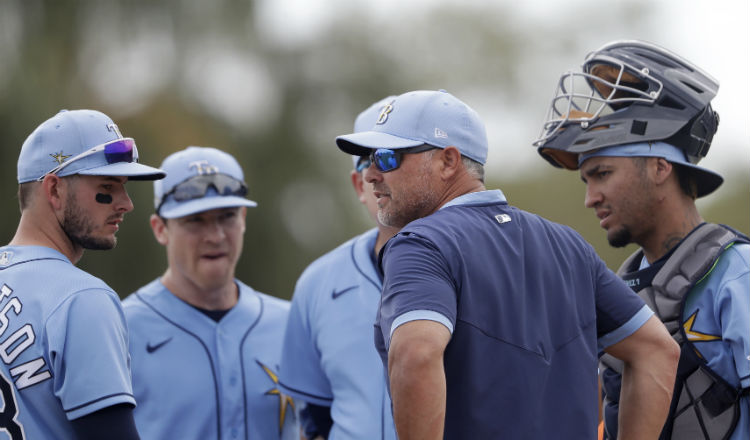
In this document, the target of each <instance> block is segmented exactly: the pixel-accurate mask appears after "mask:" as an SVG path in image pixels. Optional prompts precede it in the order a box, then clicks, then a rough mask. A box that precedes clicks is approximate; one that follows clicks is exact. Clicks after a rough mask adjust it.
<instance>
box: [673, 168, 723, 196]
mask: <svg viewBox="0 0 750 440" xmlns="http://www.w3.org/2000/svg"><path fill="white" fill-rule="evenodd" d="M675 165H678V166H681V167H683V168H685V169H686V170H689V172H691V173H692V175H693V177H694V178H695V183H696V186H697V188H696V190H697V194H696V197H699V198H700V197H703V196H707V195H709V194H711V193H712V192H714V191H716V189H718V188H719V187H720V186H721V184H722V183H724V178H723V177H721V175H719V174H718V173H715V172H713V171H711V170H709V169H706V168H703V167H699V166H698V165H693V164H684V163H677V164H675Z"/></svg>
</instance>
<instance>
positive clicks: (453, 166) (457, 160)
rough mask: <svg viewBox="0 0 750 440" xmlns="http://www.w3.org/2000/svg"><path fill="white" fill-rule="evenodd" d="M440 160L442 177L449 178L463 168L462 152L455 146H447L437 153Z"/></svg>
mask: <svg viewBox="0 0 750 440" xmlns="http://www.w3.org/2000/svg"><path fill="white" fill-rule="evenodd" d="M436 156H438V158H439V160H440V177H442V178H443V179H449V178H451V177H453V176H454V175H455V174H456V173H457V172H458V170H459V169H460V168H461V165H462V162H461V153H460V152H459V151H458V148H456V147H454V146H450V147H446V148H444V149H442V150H440V151H439V152H438V153H436Z"/></svg>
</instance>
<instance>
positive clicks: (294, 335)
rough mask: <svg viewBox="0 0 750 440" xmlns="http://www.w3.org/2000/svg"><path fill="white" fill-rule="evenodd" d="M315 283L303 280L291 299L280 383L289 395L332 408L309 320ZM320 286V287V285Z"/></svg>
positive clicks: (327, 385) (326, 379)
mask: <svg viewBox="0 0 750 440" xmlns="http://www.w3.org/2000/svg"><path fill="white" fill-rule="evenodd" d="M314 284H315V283H312V282H308V281H307V280H306V279H302V280H300V283H299V284H298V285H297V288H296V289H295V292H294V296H293V297H292V306H291V308H290V310H289V319H288V321H287V325H286V332H285V335H284V347H283V349H282V354H281V367H280V369H279V384H280V385H281V386H282V388H283V389H284V390H285V392H286V393H288V394H290V395H292V396H293V397H295V398H297V399H301V400H304V401H306V402H311V403H314V404H316V405H323V406H331V403H332V402H333V392H332V391H331V384H330V382H329V381H328V377H327V376H326V374H325V372H324V371H323V369H322V366H321V362H320V352H319V351H318V348H317V345H316V343H315V340H314V336H313V332H312V328H311V325H312V324H313V323H314V322H315V320H314V319H311V318H310V314H311V313H312V310H311V307H312V303H311V301H310V299H311V298H310V297H311V295H310V293H311V292H312V291H311V290H310V289H314V288H315V286H314ZM318 287H319V286H318Z"/></svg>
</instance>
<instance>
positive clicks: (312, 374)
mask: <svg viewBox="0 0 750 440" xmlns="http://www.w3.org/2000/svg"><path fill="white" fill-rule="evenodd" d="M393 98H394V97H393V96H391V97H389V98H386V99H384V100H381V101H379V102H377V103H375V104H373V105H372V106H370V107H369V108H368V109H367V110H365V111H363V112H362V113H360V115H359V116H358V117H357V119H356V121H355V124H354V130H355V131H365V130H369V129H370V128H371V127H372V126H373V124H374V123H375V120H376V119H377V117H378V115H379V114H380V111H381V109H382V108H383V107H384V106H385V105H387V104H388V102H390V100H392V99H393ZM352 157H353V160H354V170H353V171H352V172H351V182H352V186H353V187H354V191H355V192H356V193H357V196H358V197H359V200H360V202H362V204H364V205H365V206H366V207H367V210H368V211H369V213H370V215H371V216H372V217H373V219H375V215H376V211H377V206H376V205H375V197H374V195H373V193H372V187H371V185H370V184H367V183H365V182H364V180H363V179H362V170H363V169H365V168H367V167H368V166H369V161H370V159H369V158H368V157H359V156H352ZM396 232H397V229H395V228H390V227H388V226H385V225H383V224H381V223H377V227H376V228H373V229H371V230H369V231H367V232H365V233H364V234H361V235H359V236H357V237H354V238H352V239H351V240H349V241H347V242H346V243H344V244H342V245H341V246H339V247H337V248H336V249H334V250H332V251H331V252H329V253H327V254H325V255H323V256H322V257H320V258H318V259H317V260H316V261H314V262H313V263H312V264H310V266H308V267H307V269H305V271H304V272H303V273H302V276H300V278H299V280H298V282H297V286H296V288H295V291H294V297H293V298H292V307H291V310H290V312H289V321H288V323H287V329H286V336H285V338H284V351H283V355H282V358H281V371H280V373H279V375H280V377H281V385H282V387H283V388H284V390H285V391H286V392H287V393H288V394H290V395H291V396H293V397H294V398H295V400H297V401H303V402H306V407H305V408H304V409H302V410H301V413H300V419H301V424H302V427H303V431H304V434H305V437H307V438H310V439H312V438H318V437H322V438H328V439H341V438H347V439H395V438H396V432H395V428H394V426H393V416H392V414H391V401H390V398H389V397H388V391H387V389H386V385H385V373H384V371H383V364H382V362H380V359H379V357H378V354H377V351H376V350H375V347H374V346H373V344H372V324H373V322H375V315H376V312H377V308H378V303H379V302H380V291H381V289H382V279H381V276H380V272H379V271H378V270H377V267H376V256H377V253H378V252H379V251H380V248H381V247H382V246H383V244H385V242H386V241H387V240H388V239H389V238H390V237H392V236H393V235H394V234H395V233H396Z"/></svg>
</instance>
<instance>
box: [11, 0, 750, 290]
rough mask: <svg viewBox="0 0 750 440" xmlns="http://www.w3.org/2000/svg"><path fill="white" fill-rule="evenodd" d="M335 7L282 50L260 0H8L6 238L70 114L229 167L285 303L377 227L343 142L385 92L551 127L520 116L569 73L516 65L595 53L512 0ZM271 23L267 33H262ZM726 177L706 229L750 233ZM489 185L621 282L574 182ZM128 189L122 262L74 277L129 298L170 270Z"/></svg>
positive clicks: (264, 286) (149, 148)
mask: <svg viewBox="0 0 750 440" xmlns="http://www.w3.org/2000/svg"><path fill="white" fill-rule="evenodd" d="M340 5H341V6H342V8H343V9H342V11H341V16H340V17H339V18H338V19H336V20H333V22H332V23H330V25H329V26H328V27H327V28H326V29H325V30H324V31H323V32H320V33H318V34H316V35H315V36H314V38H312V37H311V38H310V39H308V40H305V41H297V42H296V43H295V44H286V43H284V42H283V41H281V40H279V38H274V37H272V35H270V34H275V35H284V33H285V32H288V31H291V30H290V29H286V28H284V27H283V26H281V28H279V26H278V25H269V24H268V23H266V22H264V21H263V20H262V19H260V18H259V17H258V15H257V14H258V6H259V3H257V2H250V1H246V0H212V1H211V2H202V1H199V0H194V1H178V0H168V1H160V2H152V1H150V0H129V1H124V0H123V1H119V2H117V1H109V0H105V1H98V0H59V1H58V0H3V1H2V2H0V128H1V129H0V144H1V145H2V148H1V149H0V159H2V162H1V163H2V167H3V173H2V175H3V176H4V177H3V183H2V185H0V203H1V204H2V205H1V206H3V207H4V208H5V209H6V211H5V212H6V214H5V215H3V216H2V217H0V242H3V243H5V242H8V241H9V240H10V239H11V237H12V236H13V233H14V231H15V227H16V225H17V222H18V219H19V213H18V208H17V200H16V190H17V186H16V180H15V176H16V172H15V164H16V160H17V157H18V152H19V150H20V147H21V144H22V143H23V141H24V139H25V138H26V136H28V134H29V133H31V131H32V130H33V129H34V128H35V127H36V126H37V125H38V124H39V123H41V122H42V121H44V120H45V119H47V118H49V117H50V116H52V115H53V114H54V113H56V112H57V111H58V110H59V109H62V108H68V109H76V108H93V109H97V110H100V111H103V112H105V113H107V114H108V115H110V116H111V117H112V118H113V119H114V120H115V122H116V123H117V124H118V125H119V127H120V129H121V131H122V132H123V133H124V134H125V135H126V136H130V137H134V138H135V139H136V141H137V143H138V146H139V151H140V153H141V161H142V162H144V163H147V164H149V165H158V164H159V163H160V162H161V160H162V159H163V158H164V157H166V156H167V155H168V154H170V153H172V152H174V151H177V150H179V149H182V148H184V147H186V146H188V145H202V146H213V147H217V148H221V149H224V150H226V151H228V152H230V153H232V154H233V155H235V156H236V157H237V158H238V160H239V161H240V163H241V164H242V165H243V167H244V170H245V174H246V181H247V183H248V186H249V192H250V197H251V198H252V199H253V200H256V201H257V202H258V204H259V205H258V207H257V208H255V209H251V210H250V211H249V212H248V216H247V232H246V237H245V251H244V254H243V256H242V258H241V260H240V263H239V266H238V269H237V276H238V277H239V278H240V279H242V280H243V281H245V282H247V283H248V284H250V285H252V286H253V287H255V288H256V289H258V290H261V291H265V292H268V293H270V294H273V295H275V296H278V297H282V298H290V297H291V294H292V291H293V288H294V284H295V282H296V279H297V277H298V276H299V274H300V273H301V272H302V270H303V269H304V267H305V266H306V265H307V264H309V263H310V262H312V261H313V260H314V259H315V258H317V257H318V256H320V255H321V254H323V253H324V252H326V251H328V250H330V249H332V248H333V247H335V246H336V245H338V244H339V243H341V242H343V241H344V240H346V239H348V238H349V237H351V236H353V235H355V234H357V233H360V232H362V231H363V230H365V229H366V228H369V227H371V226H372V222H371V221H370V220H369V218H368V217H367V215H366V214H365V211H364V208H363V207H362V206H361V205H360V204H359V202H358V201H357V200H356V198H355V196H354V192H353V190H352V189H351V188H350V184H349V183H348V182H349V169H350V168H351V162H350V160H349V157H347V156H346V155H343V154H341V153H340V152H338V150H337V149H336V148H335V146H334V144H333V139H334V138H335V136H337V135H339V134H343V133H348V132H350V131H351V126H352V123H353V120H354V117H355V116H356V115H357V113H358V112H359V111H360V110H362V109H364V108H365V107H367V106H368V105H369V104H370V103H372V102H374V101H376V100H378V99H380V98H382V97H384V96H387V95H392V94H398V93H402V92H405V91H408V90H414V89H437V88H447V89H449V90H451V91H452V92H454V93H455V94H456V95H457V96H459V97H461V98H462V99H464V100H466V101H467V102H470V103H472V102H474V101H473V100H472V99H470V98H474V99H476V100H477V101H480V100H481V99H482V98H483V99H485V100H486V101H489V102H501V101H502V100H517V101H518V102H519V105H524V106H530V107H532V109H533V110H534V112H536V114H538V115H540V116H541V115H542V114H543V112H544V106H545V105H546V102H547V101H546V99H547V98H548V97H547V96H545V97H544V100H539V101H538V102H527V101H524V89H525V88H526V87H527V84H528V76H529V75H531V74H532V73H534V72H536V74H539V75H544V78H545V79H544V80H545V83H544V87H543V89H544V90H545V91H547V90H549V91H551V90H552V86H553V85H554V84H553V81H554V80H555V79H556V76H555V75H557V74H558V73H557V71H555V73H554V74H552V73H550V72H545V71H543V70H541V71H540V70H539V69H532V68H528V69H526V71H524V70H523V67H524V66H521V68H512V66H514V64H515V62H516V61H517V60H518V57H519V55H520V54H521V53H528V52H529V51H531V52H532V53H536V51H539V52H540V53H543V54H549V53H555V54H557V56H558V57H559V58H560V59H563V58H564V59H569V60H571V62H569V63H568V62H566V66H567V65H568V64H569V65H574V64H575V62H574V61H573V60H578V59H579V58H580V57H581V56H582V54H583V53H584V51H583V49H581V48H580V47H579V46H578V43H577V41H578V40H579V39H582V40H586V39H587V38H588V36H589V35H590V34H589V33H590V32H591V29H582V30H581V32H580V34H579V35H576V36H574V35H571V34H570V33H569V32H562V28H561V27H551V26H546V27H545V26H537V27H532V28H529V27H528V26H524V25H523V24H521V22H520V21H517V20H516V18H517V17H516V16H515V15H514V11H513V4H512V3H511V2H507V4H506V6H505V7H502V6H500V7H496V8H495V9H494V10H493V11H494V12H493V14H492V15H491V16H490V15H485V14H483V13H482V11H478V10H476V9H474V10H463V9H460V8H456V7H446V8H444V9H435V10H431V11H429V12H427V13H425V14H423V15H419V16H418V19H415V20H413V21H411V22H410V23H409V26H406V27H404V26H401V27H398V26H393V27H382V26H379V25H375V24H373V23H374V22H373V21H369V20H368V19H367V17H366V16H364V15H363V13H362V12H358V11H356V10H354V9H353V8H351V7H345V6H346V5H347V3H346V2H340ZM613 8H618V11H619V12H620V14H619V15H618V14H612V15H607V16H605V15H601V16H596V17H593V16H592V15H596V14H598V12H597V11H591V10H589V11H578V12H581V13H584V12H585V14H584V15H586V16H592V17H589V18H590V20H589V23H597V26H600V27H606V28H610V29H621V30H626V29H637V28H638V26H639V24H638V23H639V22H640V20H641V17H642V14H641V11H642V9H641V7H640V4H639V3H637V2H634V3H628V4H623V5H619V4H618V5H617V6H613ZM607 9H610V8H607ZM574 12H575V11H574ZM616 17H619V18H616ZM616 20H619V21H616ZM269 26H270V27H271V30H270V33H269V31H268V30H266V31H262V29H264V28H267V27H269ZM589 46H590V43H589V42H588V41H586V47H587V48H589V49H590V47H589ZM540 57H546V55H540ZM487 95H491V98H489V99H488V96H487ZM545 95H546V93H545ZM478 110H479V111H480V114H483V112H482V109H478ZM492 110H493V111H494V110H496V109H492ZM492 116H495V115H494V114H492ZM492 116H487V118H489V117H492ZM535 122H536V121H535ZM534 134H536V132H532V133H529V134H528V136H522V137H523V138H526V139H529V142H528V144H529V146H528V147H526V148H524V149H523V150H522V151H523V153H522V154H523V155H524V156H525V157H528V156H535V155H536V153H535V152H534V149H533V148H531V147H530V141H531V139H533V137H534ZM504 147H505V146H496V145H493V146H492V148H493V150H492V151H491V153H490V155H491V156H493V155H502V154H503V150H502V148H504ZM513 154H515V153H513ZM534 160H539V161H541V159H538V158H537V159H532V161H534ZM725 177H727V183H726V184H725V185H724V187H723V188H722V189H721V190H720V191H719V192H718V193H717V194H716V195H712V196H711V198H710V201H707V202H706V203H702V204H701V207H702V208H703V213H704V216H705V217H706V219H707V220H711V221H720V222H724V223H728V224H731V225H734V226H735V227H737V228H739V229H741V230H743V231H744V232H749V230H750V228H749V225H750V220H749V218H750V209H749V208H748V187H750V184H749V183H748V181H749V180H750V179H749V176H748V173H747V170H744V171H742V172H738V173H737V174H736V175H731V176H725ZM487 181H488V185H487V186H488V187H491V188H495V187H499V188H501V189H503V191H504V192H506V195H507V196H508V198H509V200H510V202H511V203H512V204H515V205H517V206H519V207H522V208H525V209H528V210H531V211H534V212H537V213H539V214H541V215H543V216H545V217H547V218H549V219H552V220H555V221H558V222H561V223H565V224H568V225H571V226H572V227H574V228H575V229H577V230H578V231H579V232H581V234H583V236H584V237H585V238H587V239H588V240H589V241H590V242H591V243H592V244H594V245H595V247H596V248H597V250H598V251H599V252H600V253H601V255H602V256H603V257H604V258H605V260H606V261H607V263H608V264H609V266H610V267H611V268H616V267H617V266H618V265H619V262H620V261H621V260H622V259H623V258H624V256H625V255H626V254H627V253H628V251H629V249H625V250H622V249H621V250H614V249H611V248H610V247H609V246H608V245H607V244H606V241H605V239H604V233H603V231H601V230H600V229H599V227H598V222H597V221H596V218H595V216H594V215H593V213H592V212H590V211H589V210H586V209H584V208H583V191H584V188H583V185H582V184H581V183H580V181H579V180H578V176H577V175H576V174H575V173H568V172H562V171H558V170H552V169H551V168H550V167H549V166H547V165H545V164H541V163H540V164H539V165H538V166H534V167H530V168H529V170H528V172H518V170H514V172H513V173H511V174H510V175H506V173H505V172H504V169H503V166H502V165H501V166H499V167H497V166H496V167H494V168H489V167H488V176H487ZM128 188H129V191H130V193H131V197H132V198H133V200H134V203H135V206H136V208H135V210H134V212H132V213H131V214H129V215H128V216H127V217H126V220H125V222H124V223H123V225H122V227H121V231H120V232H119V243H118V246H117V248H116V249H115V250H114V251H108V252H100V251H99V252H95V251H88V252H86V254H85V255H84V258H83V259H82V260H81V262H80V264H79V265H80V267H82V268H83V269H84V270H87V271H90V272H91V273H93V274H94V275H96V276H99V277H101V278H102V279H104V280H105V281H107V282H108V283H109V284H110V285H111V286H112V287H113V288H114V289H115V290H116V291H117V292H118V293H119V294H120V295H121V296H125V295H127V294H129V293H130V292H132V291H134V290H135V289H137V288H138V287H140V286H141V285H143V284H145V283H147V282H149V281H150V280H151V279H153V278H154V277H157V276H158V275H159V274H161V273H162V272H163V271H164V269H165V264H166V262H165V253H164V250H163V249H162V248H161V246H159V245H158V244H157V243H156V241H155V240H154V238H153V236H152V233H151V230H150V227H149V224H148V217H149V215H150V214H151V213H152V212H153V192H152V188H151V185H150V184H145V183H139V182H132V183H130V184H128ZM50 276H54V274H50Z"/></svg>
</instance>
